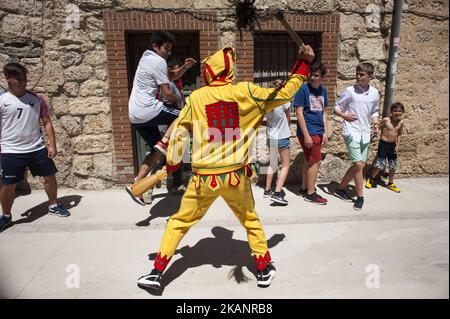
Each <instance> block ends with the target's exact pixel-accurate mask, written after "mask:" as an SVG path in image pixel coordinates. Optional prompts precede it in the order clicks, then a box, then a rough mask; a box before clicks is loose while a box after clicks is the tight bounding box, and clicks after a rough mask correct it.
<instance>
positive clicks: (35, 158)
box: [0, 147, 58, 184]
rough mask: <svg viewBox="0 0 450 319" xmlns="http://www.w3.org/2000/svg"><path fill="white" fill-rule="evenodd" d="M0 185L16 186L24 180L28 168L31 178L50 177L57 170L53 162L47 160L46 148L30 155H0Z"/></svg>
mask: <svg viewBox="0 0 450 319" xmlns="http://www.w3.org/2000/svg"><path fill="white" fill-rule="evenodd" d="M0 161H1V168H2V174H0V175H2V184H17V183H18V182H20V181H21V180H23V178H24V174H25V170H26V168H27V167H28V168H29V169H30V172H31V174H32V175H33V176H52V175H55V174H56V172H58V170H57V169H56V166H55V163H54V162H53V160H51V159H49V158H48V150H47V148H46V147H45V148H43V149H41V150H39V151H35V152H30V153H2V156H1V157H0Z"/></svg>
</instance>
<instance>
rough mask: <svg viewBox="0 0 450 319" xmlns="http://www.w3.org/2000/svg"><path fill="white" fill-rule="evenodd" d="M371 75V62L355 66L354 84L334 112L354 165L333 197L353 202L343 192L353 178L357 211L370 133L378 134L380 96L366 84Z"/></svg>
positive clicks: (360, 203)
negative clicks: (339, 121)
mask: <svg viewBox="0 0 450 319" xmlns="http://www.w3.org/2000/svg"><path fill="white" fill-rule="evenodd" d="M373 73H374V66H373V65H372V64H371V63H368V62H361V63H360V64H358V65H357V66H356V83H355V84H354V85H352V86H349V87H348V88H347V89H345V91H344V92H343V93H342V95H341V96H340V97H339V99H338V100H337V102H336V106H335V107H334V113H335V114H336V115H338V116H340V117H341V118H343V119H344V121H343V123H342V135H343V137H344V142H345V145H346V146H347V149H348V153H349V157H350V159H351V161H352V163H353V165H352V166H351V167H350V168H349V169H348V170H347V172H346V173H345V175H344V177H343V178H342V180H341V182H340V183H339V186H338V187H337V188H336V190H335V191H334V195H336V196H337V197H339V198H341V199H343V200H345V201H349V202H353V199H352V198H351V197H350V196H349V195H348V194H347V192H346V191H345V188H346V187H347V185H348V184H349V183H350V181H351V180H352V179H353V180H354V181H355V188H356V200H355V202H354V205H353V209H355V210H357V211H359V210H361V209H362V208H363V205H364V195H363V182H364V175H363V170H364V167H365V166H366V164H367V157H368V154H369V147H370V137H371V132H372V133H376V132H378V116H379V114H378V110H379V101H380V97H379V92H378V90H377V89H376V88H374V87H373V86H371V85H370V84H369V82H370V80H371V79H372V78H373ZM371 124H373V125H371ZM371 126H372V128H371Z"/></svg>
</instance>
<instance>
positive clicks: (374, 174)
mask: <svg viewBox="0 0 450 319" xmlns="http://www.w3.org/2000/svg"><path fill="white" fill-rule="evenodd" d="M379 172H380V169H379V168H376V167H372V171H371V173H370V174H369V176H370V177H371V178H372V179H375V178H376V177H377V175H378V173H379Z"/></svg>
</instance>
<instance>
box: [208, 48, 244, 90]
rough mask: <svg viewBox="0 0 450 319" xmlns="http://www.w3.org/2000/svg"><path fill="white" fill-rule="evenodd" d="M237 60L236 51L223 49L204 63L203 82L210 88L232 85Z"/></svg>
mask: <svg viewBox="0 0 450 319" xmlns="http://www.w3.org/2000/svg"><path fill="white" fill-rule="evenodd" d="M236 60H237V54H236V49H234V48H223V49H221V50H219V51H217V52H216V53H214V54H213V55H211V56H209V57H207V58H206V59H204V60H203V61H202V63H204V64H205V66H204V68H203V80H204V81H205V83H206V85H208V86H221V85H225V84H228V83H232V82H233V80H234V77H235V74H234V62H235V61H236Z"/></svg>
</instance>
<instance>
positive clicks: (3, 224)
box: [0, 215, 12, 233]
mask: <svg viewBox="0 0 450 319" xmlns="http://www.w3.org/2000/svg"><path fill="white" fill-rule="evenodd" d="M11 224H12V216H11V215H10V216H8V217H6V216H5V215H2V216H0V233H1V232H2V231H4V230H5V229H6V228H8V227H9V226H10V225H11Z"/></svg>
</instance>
